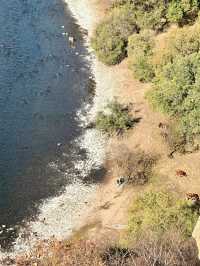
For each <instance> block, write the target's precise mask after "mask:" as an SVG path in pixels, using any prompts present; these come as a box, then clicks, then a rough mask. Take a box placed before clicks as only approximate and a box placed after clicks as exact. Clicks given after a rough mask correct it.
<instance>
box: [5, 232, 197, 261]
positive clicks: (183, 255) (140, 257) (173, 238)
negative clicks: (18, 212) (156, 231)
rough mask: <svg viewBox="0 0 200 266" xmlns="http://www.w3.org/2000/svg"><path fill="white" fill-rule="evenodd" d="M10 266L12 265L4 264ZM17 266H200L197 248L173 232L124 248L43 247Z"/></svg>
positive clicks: (103, 245) (86, 243)
mask: <svg viewBox="0 0 200 266" xmlns="http://www.w3.org/2000/svg"><path fill="white" fill-rule="evenodd" d="M3 265H9V264H3ZM16 265H17V266H155V265H162V266H198V265H199V261H198V259H197V248H196V244H195V243H194V241H193V240H192V239H189V240H187V241H183V239H182V238H181V236H180V234H179V233H177V232H176V233H175V232H169V233H168V234H167V235H164V236H163V237H162V238H161V239H157V238H156V237H155V236H154V235H152V234H151V233H150V232H148V234H146V236H141V238H140V239H139V240H138V241H137V242H136V243H132V244H130V245H129V247H127V248H122V247H120V246H118V245H116V246H115V245H113V246H112V245H108V243H105V242H104V243H98V245H97V244H96V243H94V242H92V241H88V240H78V241H75V242H73V243H69V242H66V241H62V242H61V241H55V240H54V241H51V242H49V243H48V245H46V244H40V245H39V246H38V247H37V248H36V249H35V250H34V252H33V253H32V254H29V255H26V256H23V257H20V258H17V259H16Z"/></svg>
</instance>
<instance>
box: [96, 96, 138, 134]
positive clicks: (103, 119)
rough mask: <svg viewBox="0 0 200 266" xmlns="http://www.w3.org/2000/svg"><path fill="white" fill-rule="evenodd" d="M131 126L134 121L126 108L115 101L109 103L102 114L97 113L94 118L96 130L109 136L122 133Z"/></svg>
mask: <svg viewBox="0 0 200 266" xmlns="http://www.w3.org/2000/svg"><path fill="white" fill-rule="evenodd" d="M133 124H134V120H133V118H132V116H131V115H130V114H129V110H128V108H127V107H124V106H123V105H121V104H119V103H118V102H117V101H113V102H111V103H109V104H108V105H107V106H106V108H105V110H104V112H99V113H98V114H97V117H96V128H97V129H99V130H100V131H102V132H103V133H107V134H109V135H112V134H114V133H123V132H124V131H126V130H128V129H130V128H131V127H132V126H133Z"/></svg>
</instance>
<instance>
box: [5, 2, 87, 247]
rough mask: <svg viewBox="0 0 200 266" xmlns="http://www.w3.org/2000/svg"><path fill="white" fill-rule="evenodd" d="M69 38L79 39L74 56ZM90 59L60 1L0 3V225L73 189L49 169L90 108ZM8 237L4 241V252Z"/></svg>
mask: <svg viewBox="0 0 200 266" xmlns="http://www.w3.org/2000/svg"><path fill="white" fill-rule="evenodd" d="M62 25H64V26H65V28H63V27H62ZM63 32H68V33H69V35H71V36H74V37H75V39H76V48H75V49H73V48H71V47H70V45H69V42H68V38H67V36H65V35H64V34H63ZM77 52H78V53H79V54H77ZM86 54H87V52H86V49H85V48H84V46H83V38H82V33H81V31H80V29H79V27H78V26H77V25H76V24H75V21H74V20H73V18H72V16H71V14H70V13H69V12H68V11H66V10H65V8H64V4H63V3H62V1H61V0H1V3H0V225H6V228H8V227H10V226H14V225H16V224H20V223H21V222H22V220H24V219H25V218H27V217H29V216H30V215H33V214H34V212H35V208H34V206H35V204H36V203H38V202H39V201H41V200H42V199H44V198H47V197H49V196H52V195H54V194H55V193H57V192H58V191H59V190H60V189H61V188H62V186H63V185H64V184H66V182H68V180H67V179H66V177H64V175H63V176H62V175H60V174H59V173H58V172H56V171H55V170H53V168H51V167H48V163H49V162H51V161H55V159H56V160H59V159H60V158H61V154H62V149H63V147H64V146H65V149H66V147H68V145H69V143H70V142H71V141H72V140H73V139H74V138H75V137H76V136H78V135H79V134H80V131H81V129H80V128H79V127H78V125H77V122H76V121H75V114H76V112H77V110H78V108H80V106H81V104H83V102H84V101H88V98H89V92H88V88H87V87H88V83H89V81H90V79H89V76H90V75H91V74H90V69H89V66H88V63H87V61H86V60H85V59H84V57H82V56H81V55H86ZM57 143H62V146H61V147H58V145H57ZM66 151H67V149H66ZM66 151H65V152H66ZM68 151H69V150H68ZM69 158H70V156H68V159H67V161H66V162H65V163H66V164H67V163H69V164H70V159H69ZM10 234H12V231H11V233H9V236H10ZM13 234H14V232H13ZM7 238H8V235H5V234H4V233H3V234H0V244H1V245H2V246H5V243H7Z"/></svg>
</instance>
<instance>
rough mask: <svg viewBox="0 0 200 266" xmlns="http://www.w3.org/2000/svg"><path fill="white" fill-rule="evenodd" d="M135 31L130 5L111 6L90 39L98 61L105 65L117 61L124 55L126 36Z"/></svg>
mask: <svg viewBox="0 0 200 266" xmlns="http://www.w3.org/2000/svg"><path fill="white" fill-rule="evenodd" d="M135 31H137V27H136V23H135V16H134V13H133V10H132V6H131V5H123V6H121V7H120V8H119V7H118V8H113V9H112V11H110V12H109V13H108V15H107V17H106V19H105V20H104V21H103V22H101V23H100V24H99V25H98V26H97V28H96V31H95V33H94V36H93V38H92V40H91V43H92V47H93V49H94V50H95V51H96V54H97V57H98V59H99V60H100V61H102V62H103V63H105V64H107V65H114V64H117V63H119V62H120V61H121V60H122V59H124V57H125V56H126V53H127V51H126V46H127V42H128V37H129V36H130V35H131V34H132V33H133V32H135Z"/></svg>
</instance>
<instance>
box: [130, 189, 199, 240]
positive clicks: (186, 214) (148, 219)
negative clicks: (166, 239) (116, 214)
mask: <svg viewBox="0 0 200 266" xmlns="http://www.w3.org/2000/svg"><path fill="white" fill-rule="evenodd" d="M197 219H198V213H197V210H195V209H194V208H192V206H191V205H190V204H189V203H188V202H187V201H183V200H176V199H175V198H174V197H173V196H172V195H171V194H169V193H164V192H149V193H145V194H144V195H143V196H142V197H140V198H138V199H137V200H136V201H135V202H134V203H133V205H132V208H131V210H130V217H129V232H130V234H131V235H133V237H136V238H137V236H138V234H139V235H140V234H141V233H144V232H145V231H146V230H150V231H152V232H153V233H156V234H158V235H162V234H163V233H165V232H167V231H169V230H171V229H173V230H176V229H177V230H179V231H181V232H182V234H183V236H184V237H190V236H191V234H192V231H193V228H194V225H195V223H196V221H197Z"/></svg>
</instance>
